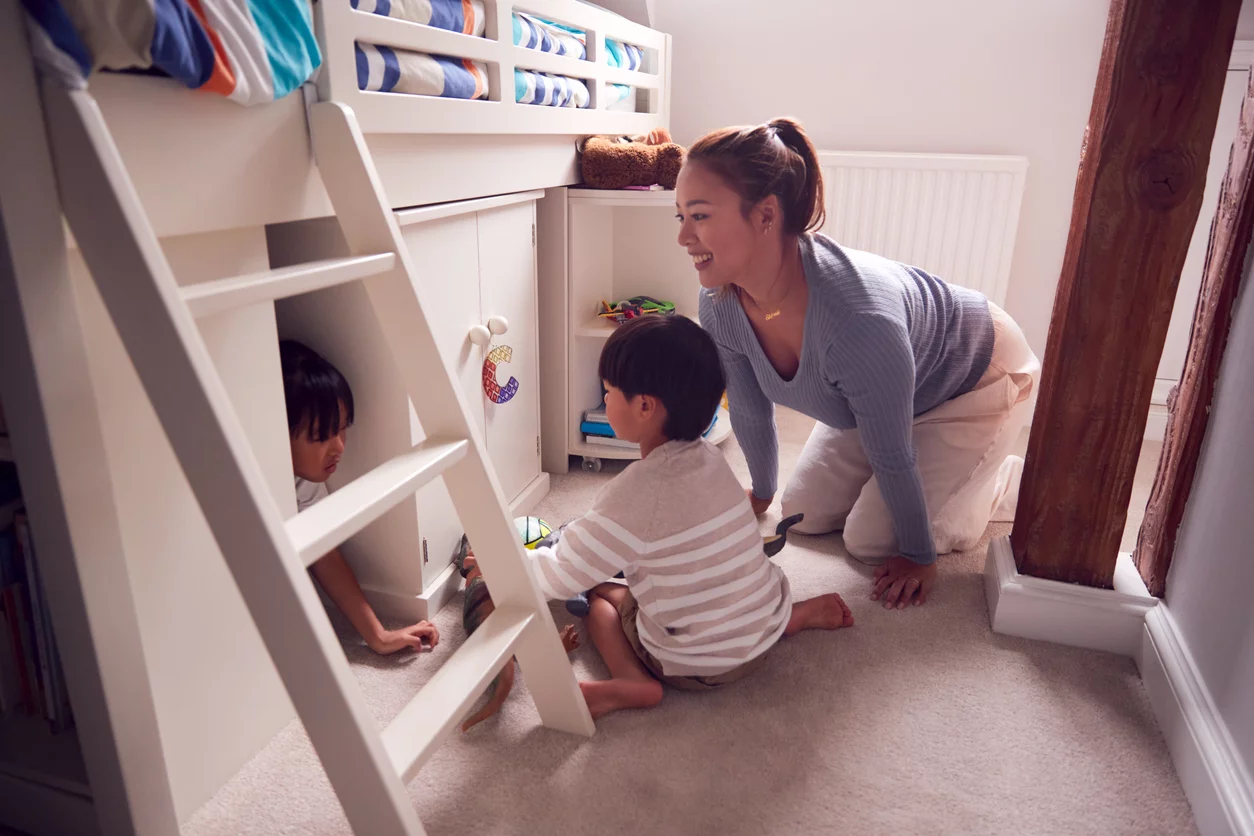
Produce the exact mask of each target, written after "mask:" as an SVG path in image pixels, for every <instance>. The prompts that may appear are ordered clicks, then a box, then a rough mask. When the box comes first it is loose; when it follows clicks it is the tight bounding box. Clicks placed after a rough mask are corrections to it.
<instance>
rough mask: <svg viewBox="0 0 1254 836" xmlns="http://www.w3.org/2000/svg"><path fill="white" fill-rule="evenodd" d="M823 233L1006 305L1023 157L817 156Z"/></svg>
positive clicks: (1025, 164) (1023, 172)
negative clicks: (823, 207)
mask: <svg viewBox="0 0 1254 836" xmlns="http://www.w3.org/2000/svg"><path fill="white" fill-rule="evenodd" d="M819 160H820V163H821V164H822V168H823V181H824V188H825V190H826V195H825V197H826V201H827V223H826V224H825V225H824V226H823V229H822V231H823V232H824V233H826V234H827V235H829V236H830V237H832V238H833V239H835V240H836V241H837V242H838V243H840V244H842V245H843V246H846V247H851V248H853V249H857V250H865V251H867V252H872V253H876V254H877V255H882V256H885V257H886V258H891V259H893V260H895V261H901V262H903V263H905V264H910V265H912V266H915V267H920V268H922V269H924V270H926V271H927V272H929V273H932V274H934V275H936V276H939V277H940V278H942V279H944V280H945V281H947V282H951V283H953V284H957V285H962V286H964V287H970V288H974V289H976V290H979V291H981V292H982V293H984V294H985V295H986V296H987V297H988V298H989V299H991V300H992V301H993V302H995V303H996V304H998V305H1002V306H1004V305H1005V302H1006V288H1007V286H1008V285H1009V283H1010V261H1011V257H1012V256H1013V254H1014V244H1015V232H1016V231H1017V230H1018V227H1019V206H1020V204H1021V203H1022V202H1023V184H1024V180H1025V179H1026V177H1027V170H1028V161H1027V158H1026V157H991V156H968V155H958V154H860V153H851V152H843V151H829V152H822V153H820V154H819Z"/></svg>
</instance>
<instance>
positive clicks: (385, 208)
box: [43, 83, 594, 836]
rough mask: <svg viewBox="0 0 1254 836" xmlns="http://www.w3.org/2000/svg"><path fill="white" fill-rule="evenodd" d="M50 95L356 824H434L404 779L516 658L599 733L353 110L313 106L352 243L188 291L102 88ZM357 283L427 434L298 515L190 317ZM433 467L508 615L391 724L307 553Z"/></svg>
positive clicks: (251, 586)
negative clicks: (258, 451) (352, 655)
mask: <svg viewBox="0 0 1254 836" xmlns="http://www.w3.org/2000/svg"><path fill="white" fill-rule="evenodd" d="M43 101H44V108H45V118H46V120H47V123H48V134H49V137H50V142H51V148H52V154H53V160H54V164H55V169H56V176H57V182H58V191H59V193H60V199H61V205H62V207H63V211H64V212H65V215H66V217H67V219H68V221H69V224H70V228H71V231H72V232H73V234H74V236H75V239H76V240H77V243H78V245H79V247H80V249H81V251H82V254H83V256H84V258H85V260H86V262H87V265H88V267H89V268H90V271H91V274H92V277H93V280H94V281H95V283H96V284H97V286H98V287H99V290H100V294H101V296H102V298H103V299H104V302H105V305H106V306H107V308H108V311H109V314H110V316H111V317H112V319H113V322H114V324H115V326H116V327H117V331H118V333H119V335H120V336H121V339H122V342H123V344H124V345H125V347H126V350H127V352H128V354H129V356H130V358H131V361H132V362H133V363H134V365H135V368H136V370H137V371H138V373H139V377H140V380H141V381H142V382H143V385H144V388H145V390H146V391H147V394H148V397H149V398H150V400H151V401H152V404H153V407H154V408H155V410H156V413H157V415H158V417H159V418H160V420H161V425H162V427H163V428H164V430H165V432H166V435H167V436H168V437H169V439H170V442H171V444H172V446H173V448H174V451H175V453H176V455H177V456H178V459H179V461H180V463H181V464H182V467H183V470H184V472H185V473H186V475H187V478H188V481H189V482H190V483H191V487H192V490H193V491H194V493H195V495H196V498H197V501H198V502H199V504H200V506H201V508H202V510H203V512H204V514H205V517H206V519H207V520H208V522H209V525H210V527H211V529H212V530H213V534H214V536H215V538H216V539H217V542H218V545H219V547H220V549H221V551H222V553H223V555H224V556H225V557H226V561H227V564H228V566H229V568H230V571H231V573H232V575H233V576H234V578H235V581H236V583H237V584H238V586H239V589H240V592H241V593H242V594H243V598H244V601H245V603H246V604H247V606H248V609H249V611H250V612H251V613H252V617H253V619H254V620H255V621H256V624H257V627H258V629H259V631H260V633H261V636H262V638H263V639H264V641H265V643H266V647H267V649H268V650H269V653H270V657H271V659H272V660H273V661H274V663H275V666H276V667H277V668H278V672H279V674H280V676H281V677H282V679H283V683H284V685H285V687H286V688H287V691H288V694H289V695H290V696H291V699H292V702H293V703H294V705H295V706H296V710H297V712H298V713H299V715H300V718H301V720H302V721H303V722H304V725H305V728H306V730H307V731H308V733H309V736H310V738H311V740H312V741H313V745H314V747H315V748H316V750H317V752H318V754H319V756H320V758H321V760H322V764H323V766H324V768H325V769H326V771H327V774H328V776H329V778H330V780H331V783H332V785H333V786H334V788H335V791H336V793H337V794H338V796H339V799H340V802H341V804H342V806H343V808H344V811H345V813H346V814H347V816H348V820H349V822H350V823H351V825H352V827H353V830H354V832H356V833H357V834H359V835H360V836H401V834H406V836H417V834H421V833H423V832H424V831H423V828H422V825H421V823H420V822H419V820H418V816H417V813H416V812H415V811H414V809H413V806H412V805H411V803H410V800H409V798H408V796H407V794H406V790H405V785H406V784H407V783H408V782H409V781H410V780H411V779H412V778H413V777H414V776H415V775H416V774H417V772H418V770H419V769H420V768H421V767H422V765H423V763H424V762H425V761H426V760H427V758H429V757H430V756H431V754H432V753H433V751H434V750H435V749H436V747H437V746H438V745H439V743H440V742H441V740H442V739H443V738H444V736H445V735H446V734H448V733H449V732H450V731H451V730H452V729H453V728H455V727H456V726H457V724H458V722H459V721H460V719H461V718H462V717H463V716H464V714H465V713H466V711H467V710H468V709H469V707H470V705H471V703H472V702H473V701H474V700H475V698H476V697H478V696H479V695H480V694H481V693H482V691H483V689H484V688H485V686H486V684H487V683H488V681H489V680H490V679H491V678H492V677H493V676H494V675H495V673H496V672H497V671H498V670H499V669H500V668H501V667H502V665H503V664H505V662H506V661H507V660H509V659H510V657H511V656H517V658H518V661H519V664H520V665H521V666H522V669H523V672H524V674H525V675H526V676H527V685H528V688H529V689H530V691H531V694H532V696H533V698H534V700H535V703H536V707H537V709H538V710H539V714H540V718H541V720H542V722H543V723H544V724H545V725H546V726H549V727H551V728H554V729H560V730H563V731H567V732H573V733H577V734H583V735H591V734H592V733H593V731H594V726H593V723H592V718H591V716H590V715H589V714H588V710H587V706H586V705H585V703H584V701H583V699H582V697H581V695H580V691H579V688H578V685H577V683H576V681H575V677H574V673H573V671H572V670H571V666H570V663H569V661H568V660H567V656H566V653H565V651H564V650H563V648H562V644H561V641H560V639H559V637H558V634H557V630H556V628H555V625H554V622H553V619H552V616H551V615H550V613H549V609H548V606H547V604H546V602H545V600H544V598H543V596H542V594H541V593H540V590H539V588H538V587H537V586H536V583H535V581H534V579H533V578H532V575H531V573H530V571H529V568H528V566H527V565H526V562H525V561H526V558H525V555H524V552H523V549H522V546H521V544H520V543H519V539H518V535H517V533H516V531H515V529H514V526H513V524H512V522H511V521H510V518H509V515H508V510H507V505H506V502H505V498H504V496H503V494H502V492H501V489H500V486H499V484H498V482H497V479H496V475H495V473H494V472H493V471H492V469H491V467H490V466H489V464H488V460H487V456H486V452H485V447H484V443H483V439H482V438H480V437H479V435H478V431H477V429H476V427H475V424H474V422H473V421H472V420H470V419H469V417H468V416H469V414H470V413H469V412H468V409H467V403H466V401H465V400H464V398H465V396H464V394H463V392H462V389H461V387H460V386H459V385H458V383H457V382H456V381H455V380H454V379H453V378H452V377H451V376H450V374H449V372H448V371H447V367H446V365H445V363H444V362H443V360H442V358H441V356H440V353H439V350H438V348H437V346H436V340H435V338H434V336H433V334H432V331H431V326H430V321H429V317H430V315H431V314H432V313H434V312H431V313H429V312H427V311H425V310H424V308H423V303H422V299H421V294H420V292H419V290H418V287H419V285H418V283H417V281H416V276H415V275H414V266H413V263H412V262H411V260H410V257H409V253H408V250H407V249H406V245H405V243H404V241H403V239H402V238H401V235H400V231H399V228H398V227H397V224H396V221H395V220H394V218H393V215H392V210H391V208H390V207H389V204H388V202H387V199H386V196H385V194H384V191H383V188H382V186H381V184H380V182H379V177H378V173H377V171H376V170H375V167H374V163H373V161H372V159H371V156H370V152H369V150H368V148H367V146H366V143H365V140H364V138H363V136H362V133H361V130H360V128H359V127H358V125H357V122H356V119H355V118H354V115H353V113H352V111H351V110H350V109H348V108H347V107H345V106H343V105H341V104H338V103H335V102H324V103H319V104H316V105H314V106H313V107H312V109H311V111H310V125H311V132H312V136H313V144H314V152H315V156H316V158H317V161H318V164H319V170H320V172H321V175H322V181H323V183H324V184H325V186H326V190H327V193H328V194H329V195H330V198H331V202H332V205H333V206H334V209H335V213H336V215H337V217H338V219H339V222H340V225H341V227H342V229H343V232H344V236H345V238H346V239H347V241H348V245H349V248H350V251H351V252H352V253H353V255H351V256H349V257H346V258H340V259H332V260H327V261H320V262H315V263H311V264H307V265H302V266H296V267H289V268H285V269H282V270H273V271H269V272H266V273H260V274H256V275H247V276H241V277H238V278H233V279H224V280H221V281H215V282H209V283H206V284H199V285H195V286H193V287H188V288H180V287H179V286H178V285H177V284H176V282H175V280H174V277H173V275H172V273H171V270H170V266H169V264H168V263H167V262H166V259H165V256H164V254H163V253H162V250H161V247H160V245H159V243H158V241H157V237H156V235H155V233H154V231H153V228H152V226H151V224H150V223H149V221H148V218H147V217H146V216H145V214H144V210H143V208H142V206H141V205H140V202H139V199H138V196H137V195H136V192H135V188H134V186H133V184H132V183H131V181H130V178H129V176H128V175H127V172H126V169H125V166H124V165H123V163H122V160H121V157H120V156H119V154H118V151H117V148H116V146H115V145H114V143H113V139H112V137H111V135H110V133H109V130H108V127H107V126H106V124H105V121H104V119H103V117H102V115H101V113H100V110H99V108H98V107H97V105H96V102H95V101H94V99H93V98H92V97H91V96H90V94H88V93H87V92H85V91H66V90H63V89H61V88H59V87H56V86H54V85H51V84H48V83H45V85H44V87H43ZM293 153H299V151H298V150H297V149H293ZM189 199H194V197H193V196H189ZM349 281H361V282H363V283H364V285H365V287H366V289H367V292H368V295H369V297H370V301H371V304H372V306H373V308H374V312H375V315H376V317H377V320H378V327H379V328H380V329H381V330H382V333H383V334H384V336H385V337H386V339H387V342H388V345H389V347H390V348H391V350H392V353H393V355H394V356H395V359H396V365H397V367H398V368H399V369H400V372H401V374H402V375H403V377H404V381H405V384H406V387H407V390H408V392H409V395H410V399H411V400H412V401H413V405H414V408H415V409H416V411H417V413H418V417H419V420H420V421H421V423H422V426H423V427H424V428H425V430H426V432H427V439H426V440H425V441H424V442H423V443H421V444H419V445H418V446H417V447H415V448H413V450H411V451H409V452H407V453H405V454H403V455H400V456H397V457H396V458H395V459H393V460H391V461H388V462H386V463H384V464H382V465H380V466H379V467H377V468H375V469H374V470H372V471H371V472H369V473H367V474H365V475H364V476H362V477H360V478H359V479H357V480H355V481H354V482H352V483H351V484H349V485H346V486H344V487H343V488H341V489H340V490H337V491H336V492H334V493H332V494H331V495H330V496H329V497H327V498H326V499H325V500H323V501H322V502H319V503H318V504H317V505H314V506H313V507H311V508H310V509H309V510H307V511H304V512H302V513H300V514H298V515H296V516H295V517H292V518H291V519H290V520H288V521H287V522H286V523H285V522H284V519H283V514H282V513H281V512H280V508H279V506H278V504H277V502H276V501H275V499H274V497H273V496H272V494H271V492H270V490H269V488H268V487H267V484H266V482H265V479H264V476H263V474H262V471H261V468H260V466H259V464H258V461H257V459H256V458H255V456H254V454H253V451H252V449H251V448H250V446H249V443H248V439H247V437H246V436H245V433H244V430H243V428H242V426H241V424H240V422H239V420H238V418H237V417H236V414H235V412H234V410H233V408H232V406H231V403H230V400H229V399H228V397H227V393H226V390H225V388H224V386H223V383H222V381H221V379H220V378H219V376H218V373H217V371H216V369H215V367H214V364H213V361H212V360H211V359H210V355H209V352H208V350H207V349H206V347H205V344H204V342H203V341H202V339H201V336H200V333H199V330H198V329H197V326H196V322H195V318H196V317H197V316H202V315H207V314H210V313H214V312H218V311H222V310H226V309H229V308H231V307H234V306H239V305H246V304H252V303H256V302H261V301H266V300H275V299H280V298H284V297H287V296H292V295H295V294H299V293H305V292H308V291H312V290H316V289H318V288H324V287H329V286H332V285H336V284H340V283H343V282H349ZM437 477H440V478H443V479H444V482H445V485H446V486H447V488H448V492H449V494H450V495H451V497H452V499H453V503H454V506H455V508H456V509H457V513H458V516H459V517H460V519H461V521H462V524H463V526H464V528H465V530H466V533H467V535H468V537H469V538H470V541H471V542H472V543H473V544H474V547H475V553H476V556H477V557H478V559H479V564H480V566H481V567H482V569H483V574H484V579H485V580H486V582H487V583H488V586H489V588H490V589H491V590H492V597H493V599H494V601H495V602H496V611H495V612H494V613H493V614H492V615H490V616H489V617H488V619H487V621H486V622H485V623H484V624H483V625H482V626H481V627H480V628H479V630H477V631H476V632H475V633H474V635H472V636H471V637H470V638H469V639H468V640H467V641H466V642H465V644H464V645H463V646H462V647H460V648H459V649H458V650H457V651H456V652H455V653H454V654H453V655H452V657H451V658H449V659H448V661H447V662H445V664H444V665H443V667H441V668H440V670H439V671H437V672H436V674H435V675H434V676H433V677H432V678H431V680H430V681H429V682H428V684H427V685H425V686H424V687H423V688H422V689H421V691H420V692H419V693H418V694H417V695H416V696H415V697H414V699H413V700H412V701H411V702H410V703H409V704H408V705H407V706H406V707H405V708H404V709H403V710H402V711H401V712H400V714H399V715H398V716H397V717H396V718H395V719H394V720H393V721H392V722H391V724H390V725H389V726H388V727H387V728H386V729H385V730H384V731H383V732H382V733H380V732H379V731H378V730H377V729H376V728H375V726H374V723H373V721H372V720H371V718H370V714H369V712H368V710H367V708H366V705H365V702H364V701H363V699H362V695H361V692H360V691H359V689H358V687H357V683H356V681H355V680H354V678H353V674H352V672H351V671H350V669H349V666H348V663H347V661H346V660H345V657H344V652H343V650H342V648H341V647H340V645H339V643H338V641H337V639H336V636H335V634H334V632H333V630H332V628H331V625H330V622H329V620H328V619H327V617H326V613H325V611H324V610H323V607H322V604H321V602H320V601H319V598H318V596H317V593H316V591H315V589H314V587H313V584H312V581H311V580H310V578H309V575H308V572H307V571H306V567H308V566H309V565H310V564H311V563H313V562H314V561H315V560H317V559H318V558H319V557H321V556H322V555H323V554H325V553H326V552H327V551H329V550H330V549H331V548H333V547H335V546H337V545H339V544H340V543H343V542H344V541H345V540H346V539H348V538H349V537H351V536H352V535H353V534H355V533H356V532H358V531H360V530H361V529H363V528H364V527H365V526H367V525H368V524H369V523H371V522H372V521H374V520H375V519H377V518H378V517H379V516H380V515H382V514H383V513H384V512H386V511H387V510H388V509H389V508H391V507H393V506H394V505H396V504H397V503H399V502H400V501H401V500H402V499H404V498H405V497H407V496H409V495H410V494H413V493H414V492H415V491H417V490H418V488H420V487H421V486H422V485H423V484H425V483H426V482H428V481H430V480H431V479H434V478H437Z"/></svg>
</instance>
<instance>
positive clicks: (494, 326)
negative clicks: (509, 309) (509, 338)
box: [488, 316, 509, 337]
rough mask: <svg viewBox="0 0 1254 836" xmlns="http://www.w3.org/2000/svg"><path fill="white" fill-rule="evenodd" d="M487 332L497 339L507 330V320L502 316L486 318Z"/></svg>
mask: <svg viewBox="0 0 1254 836" xmlns="http://www.w3.org/2000/svg"><path fill="white" fill-rule="evenodd" d="M488 330H489V331H491V332H492V333H493V334H495V335H496V336H498V337H499V336H500V335H501V334H504V333H505V332H506V331H508V330H509V320H508V319H506V318H505V317H503V316H490V317H488Z"/></svg>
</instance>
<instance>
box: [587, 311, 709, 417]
mask: <svg viewBox="0 0 1254 836" xmlns="http://www.w3.org/2000/svg"><path fill="white" fill-rule="evenodd" d="M597 372H598V374H600V376H601V379H602V380H603V381H605V382H606V383H608V384H609V385H611V386H613V387H614V388H616V389H619V390H621V391H622V393H623V395H624V396H626V397H628V398H634V397H635V396H636V395H652V396H653V397H655V398H657V399H659V400H660V401H661V402H662V405H663V406H665V407H666V424H665V425H664V426H663V427H662V432H663V433H665V434H666V437H667V438H670V439H678V440H681V441H695V440H696V439H698V438H700V437H701V434H702V433H704V432H705V431H706V429H708V428H709V426H710V421H711V420H712V419H713V418H714V412H715V410H717V409H718V404H719V401H720V400H722V398H723V389H724V388H725V387H726V380H725V378H724V377H723V364H722V361H721V360H720V359H719V356H718V347H717V346H716V345H715V344H714V340H713V339H711V338H710V335H709V334H707V333H705V331H704V330H703V329H702V328H701V326H700V325H698V324H697V323H695V322H693V321H692V320H691V319H688V318H687V317H684V316H662V315H648V316H642V317H639V318H638V319H633V320H631V321H630V322H628V323H626V324H624V325H622V326H620V327H619V328H618V329H617V330H616V331H615V332H614V333H613V334H611V335H610V339H609V342H607V343H606V344H605V348H604V350H602V352H601V362H600V365H599V367H598V369H597Z"/></svg>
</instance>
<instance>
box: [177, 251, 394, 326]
mask: <svg viewBox="0 0 1254 836" xmlns="http://www.w3.org/2000/svg"><path fill="white" fill-rule="evenodd" d="M395 265H396V254H395V253H381V254H379V255H358V256H351V257H349V258H328V259H324V260H322V261H311V262H309V263H307V264H296V265H293V266H291V267H280V268H279V269H277V270H266V271H264V272H261V273H250V274H248V275H245V276H236V277H235V278H231V279H219V280H217V281H212V282H202V283H200V284H194V285H189V286H188V287H185V288H183V301H185V302H186V303H187V307H188V308H189V309H191V312H192V316H197V317H201V316H209V315H210V314H216V313H221V312H222V311H226V310H230V309H231V308H238V307H242V306H244V305H252V304H255V303H257V302H272V301H274V300H275V299H285V298H287V297H289V296H296V295H297V294H300V293H308V292H310V291H311V290H321V289H322V288H324V287H333V286H335V285H338V284H344V283H345V282H351V281H354V280H356V279H364V278H368V277H369V276H375V275H378V274H379V273H385V272H387V271H388V270H391V269H392V267H394V266H395Z"/></svg>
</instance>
